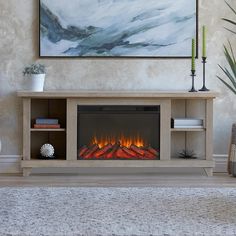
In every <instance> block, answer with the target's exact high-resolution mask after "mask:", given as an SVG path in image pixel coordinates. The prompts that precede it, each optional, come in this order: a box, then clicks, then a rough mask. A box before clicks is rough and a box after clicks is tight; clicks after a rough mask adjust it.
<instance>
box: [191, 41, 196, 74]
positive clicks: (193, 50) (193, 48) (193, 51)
mask: <svg viewBox="0 0 236 236" xmlns="http://www.w3.org/2000/svg"><path fill="white" fill-rule="evenodd" d="M195 52H196V50H195V39H192V68H191V69H192V70H195Z"/></svg>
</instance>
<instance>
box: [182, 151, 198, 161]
mask: <svg viewBox="0 0 236 236" xmlns="http://www.w3.org/2000/svg"><path fill="white" fill-rule="evenodd" d="M179 158H183V159H196V158H197V156H196V154H195V153H194V151H193V150H188V149H184V150H182V151H181V152H180V153H179Z"/></svg>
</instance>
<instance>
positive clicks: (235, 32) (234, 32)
mask: <svg viewBox="0 0 236 236" xmlns="http://www.w3.org/2000/svg"><path fill="white" fill-rule="evenodd" d="M224 28H225V29H226V30H228V31H229V32H231V33H233V34H236V31H233V30H231V29H228V28H226V27H224Z"/></svg>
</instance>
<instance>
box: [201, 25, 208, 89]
mask: <svg viewBox="0 0 236 236" xmlns="http://www.w3.org/2000/svg"><path fill="white" fill-rule="evenodd" d="M206 59H207V56H206V26H205V25H204V26H203V27H202V65H203V77H202V79H203V86H202V88H201V89H199V91H202V92H207V91H210V90H209V89H208V88H207V87H206Z"/></svg>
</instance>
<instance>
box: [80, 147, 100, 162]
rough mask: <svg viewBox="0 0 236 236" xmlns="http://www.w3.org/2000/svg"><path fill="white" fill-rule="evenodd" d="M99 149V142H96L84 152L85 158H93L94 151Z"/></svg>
mask: <svg viewBox="0 0 236 236" xmlns="http://www.w3.org/2000/svg"><path fill="white" fill-rule="evenodd" d="M98 149H99V147H98V145H97V144H94V145H93V146H92V147H91V148H89V150H88V151H87V152H86V153H85V154H84V156H83V158H84V159H90V158H93V157H94V156H93V155H94V153H95V152H96V151H97V150H98Z"/></svg>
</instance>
